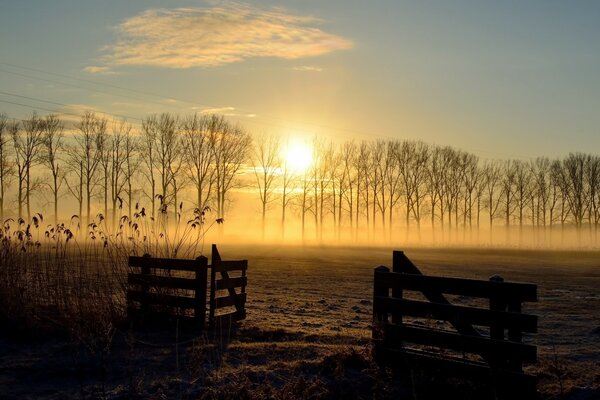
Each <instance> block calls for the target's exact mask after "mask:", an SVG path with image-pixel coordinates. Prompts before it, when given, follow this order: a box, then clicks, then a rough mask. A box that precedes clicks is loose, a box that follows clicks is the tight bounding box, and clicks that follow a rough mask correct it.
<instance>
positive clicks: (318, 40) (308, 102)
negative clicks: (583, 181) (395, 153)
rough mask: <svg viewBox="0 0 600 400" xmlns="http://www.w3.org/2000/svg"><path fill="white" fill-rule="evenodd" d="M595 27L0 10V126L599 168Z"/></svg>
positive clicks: (178, 5) (375, 8)
mask: <svg viewBox="0 0 600 400" xmlns="http://www.w3.org/2000/svg"><path fill="white" fill-rule="evenodd" d="M599 20H600V2H596V1H574V2H564V1H527V2H524V1H502V2H487V1H419V2H416V1H415V2H408V1H373V2H364V1H337V0H333V1H332V0H329V1H307V0H304V1H300V0H298V1H287V2H272V1H260V2H245V3H233V2H220V1H168V2H165V1H163V2H158V1H139V0H128V1H114V0H108V1H106V0H105V1H94V2H92V1H66V0H55V1H51V2H50V1H41V0H39V1H2V12H1V14H0V112H4V113H6V114H7V115H9V116H11V117H15V118H21V117H24V116H26V115H27V114H29V113H30V112H31V109H32V108H37V109H38V110H39V112H40V113H42V114H43V113H46V112H47V111H46V110H45V109H51V110H56V111H59V112H66V113H78V112H80V110H82V109H87V108H90V109H94V110H97V111H102V112H106V113H110V114H118V115H123V116H126V117H128V119H129V120H130V121H131V122H133V123H135V122H138V121H139V119H140V118H143V117H144V116H146V115H148V114H150V113H154V112H162V111H170V112H175V113H179V114H189V113H193V112H211V111H217V112H221V113H224V114H226V115H229V117H230V118H232V119H235V120H238V121H239V122H240V123H241V124H242V125H243V126H245V127H246V128H247V129H248V130H250V131H252V132H257V133H262V132H272V133H278V134H282V135H295V136H304V137H309V136H312V135H315V134H318V135H330V136H332V137H334V138H336V139H340V138H356V139H359V140H360V139H375V138H399V139H419V140H424V141H426V142H429V143H436V144H441V145H453V146H457V147H460V148H463V149H466V150H470V151H473V152H476V153H478V154H479V155H481V156H482V157H484V158H509V157H517V158H528V157H534V156H538V155H548V156H560V155H564V154H567V153H568V152H572V151H585V152H592V153H600V112H599V111H600V45H599V43H600V24H599V23H598V21H599ZM18 96H21V97H18ZM41 100H44V101H45V102H42V101H41ZM11 103H20V104H21V105H16V104H11ZM65 117H68V115H65Z"/></svg>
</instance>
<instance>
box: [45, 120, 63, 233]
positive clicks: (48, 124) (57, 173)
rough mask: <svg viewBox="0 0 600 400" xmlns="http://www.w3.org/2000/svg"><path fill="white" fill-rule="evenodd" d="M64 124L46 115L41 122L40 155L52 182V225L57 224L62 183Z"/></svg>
mask: <svg viewBox="0 0 600 400" xmlns="http://www.w3.org/2000/svg"><path fill="white" fill-rule="evenodd" d="M64 128H65V127H64V124H63V123H62V122H61V121H60V120H59V118H58V117H57V116H56V115H52V114H50V115H47V116H46V118H44V120H43V122H42V141H43V145H44V152H43V153H42V163H43V164H44V165H45V166H46V167H47V169H48V170H50V174H51V178H52V182H51V184H50V185H48V186H49V187H50V190H51V191H52V202H53V204H54V224H55V225H56V224H58V194H59V191H60V188H61V186H62V184H63V182H64V172H63V171H62V169H61V168H60V166H61V160H60V157H61V156H62V153H63V152H64V148H63V145H64V143H63V137H64V134H63V131H64Z"/></svg>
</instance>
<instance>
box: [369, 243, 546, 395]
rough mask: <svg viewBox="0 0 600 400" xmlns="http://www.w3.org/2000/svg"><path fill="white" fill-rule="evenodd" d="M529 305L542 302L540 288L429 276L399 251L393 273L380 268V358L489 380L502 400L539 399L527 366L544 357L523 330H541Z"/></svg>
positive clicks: (376, 332) (376, 300) (376, 305)
mask: <svg viewBox="0 0 600 400" xmlns="http://www.w3.org/2000/svg"><path fill="white" fill-rule="evenodd" d="M415 293H418V294H417V295H415ZM409 294H412V296H409ZM449 295H450V296H453V299H452V300H453V301H454V302H455V303H461V304H453V303H451V301H450V300H449V299H450V296H449ZM526 301H537V287H536V285H532V284H524V283H508V282H504V281H503V280H502V278H500V277H497V276H496V277H492V278H490V280H489V281H481V280H473V279H459V278H446V277H435V276H425V275H422V274H421V272H420V271H419V270H418V268H417V267H416V266H415V265H414V264H413V263H412V262H411V261H410V260H409V259H408V258H407V257H406V256H405V255H404V253H403V252H400V251H395V252H394V258H393V272H390V270H389V268H387V267H378V268H376V269H375V276H374V290H373V317H374V326H373V339H374V342H375V357H376V359H377V360H378V362H380V363H382V364H384V365H394V366H398V367H404V368H420V369H425V370H428V371H431V370H437V371H440V372H442V373H444V374H449V375H453V376H457V377H463V378H469V379H476V380H478V381H481V380H483V381H487V382H489V383H491V387H492V389H493V395H494V396H495V397H500V398H535V391H536V379H535V377H534V376H530V375H527V374H524V373H523V363H534V362H535V361H536V356H537V348H536V347H535V346H533V345H529V344H525V343H523V340H522V339H523V338H522V336H523V332H527V333H535V332H537V317H536V316H534V315H528V314H524V313H522V312H521V304H522V303H523V302H526ZM468 302H471V303H475V305H473V304H469V305H464V304H466V303H468ZM476 326H477V327H479V328H476ZM505 333H506V335H505ZM490 378H491V379H490Z"/></svg>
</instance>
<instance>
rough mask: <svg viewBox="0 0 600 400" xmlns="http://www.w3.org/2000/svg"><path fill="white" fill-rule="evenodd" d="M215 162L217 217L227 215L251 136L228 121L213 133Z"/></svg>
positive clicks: (212, 141) (221, 217)
mask: <svg viewBox="0 0 600 400" xmlns="http://www.w3.org/2000/svg"><path fill="white" fill-rule="evenodd" d="M211 143H212V149H213V154H214V163H215V180H216V197H217V217H218V218H219V219H223V218H224V217H225V204H226V201H227V199H228V194H229V191H230V190H231V189H232V188H234V187H235V186H236V185H237V182H236V179H235V178H236V177H237V176H238V174H239V173H240V169H241V167H242V164H243V163H244V162H245V161H246V158H247V155H248V151H249V150H250V146H251V145H252V138H251V136H250V135H249V134H248V133H246V132H245V131H244V130H243V129H241V128H240V127H237V126H232V125H231V124H229V123H227V122H225V121H224V122H223V123H222V124H220V128H219V130H217V131H215V132H213V133H212V135H211Z"/></svg>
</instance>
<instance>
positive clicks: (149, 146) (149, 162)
mask: <svg viewBox="0 0 600 400" xmlns="http://www.w3.org/2000/svg"><path fill="white" fill-rule="evenodd" d="M158 130H159V127H158V119H157V117H156V115H151V116H149V117H146V118H145V119H144V120H143V121H142V135H141V140H140V150H141V159H142V164H143V165H144V167H145V168H144V170H143V172H144V177H145V178H146V181H147V184H148V185H144V193H145V194H146V197H148V198H149V200H150V209H151V210H152V212H151V215H152V218H155V216H156V171H155V165H156V163H157V155H156V150H155V148H156V145H155V143H156V140H157V136H158ZM147 186H149V187H150V188H149V189H148V188H147ZM130 215H131V213H130Z"/></svg>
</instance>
